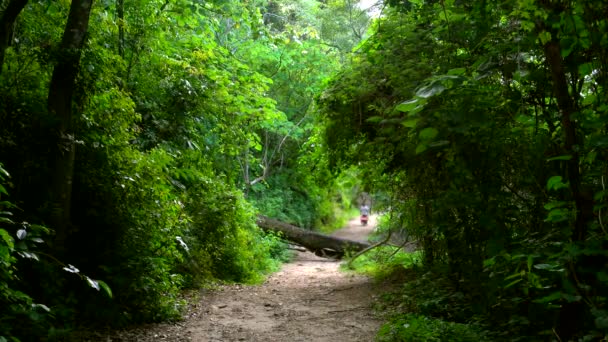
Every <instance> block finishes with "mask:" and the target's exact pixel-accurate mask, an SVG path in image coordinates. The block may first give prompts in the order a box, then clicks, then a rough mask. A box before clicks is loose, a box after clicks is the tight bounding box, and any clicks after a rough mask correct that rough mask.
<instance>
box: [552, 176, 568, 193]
mask: <svg viewBox="0 0 608 342" xmlns="http://www.w3.org/2000/svg"><path fill="white" fill-rule="evenodd" d="M567 187H568V184H566V183H564V182H562V176H552V177H551V178H549V180H547V190H559V189H562V188H567Z"/></svg>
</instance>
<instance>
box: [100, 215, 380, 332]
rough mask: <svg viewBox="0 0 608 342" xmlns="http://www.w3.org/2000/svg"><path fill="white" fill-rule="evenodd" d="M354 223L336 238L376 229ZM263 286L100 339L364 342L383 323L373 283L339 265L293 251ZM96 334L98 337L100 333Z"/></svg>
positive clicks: (219, 292)
mask: <svg viewBox="0 0 608 342" xmlns="http://www.w3.org/2000/svg"><path fill="white" fill-rule="evenodd" d="M375 223H376V221H375V217H374V216H372V217H371V220H370V224H369V225H367V226H361V224H360V223H359V221H358V220H352V221H350V222H349V224H348V226H347V227H346V228H344V229H341V230H339V231H337V232H335V233H334V234H333V235H334V236H338V237H342V238H348V239H353V240H360V241H366V237H367V235H368V234H369V233H370V232H371V231H372V230H373V227H374V226H375ZM297 253H298V254H297V256H296V258H295V260H294V261H292V262H291V263H288V264H285V265H283V267H282V269H281V271H279V272H277V273H275V274H273V275H272V276H271V277H270V278H268V279H267V280H266V282H265V283H264V284H261V285H255V286H244V285H229V286H222V287H220V288H218V289H215V290H212V291H208V292H207V293H204V294H203V295H202V296H200V298H199V301H198V302H197V303H196V304H194V305H193V308H192V310H190V313H189V316H188V317H187V318H186V320H185V321H183V322H179V323H178V324H159V325H151V326H146V327H142V328H140V329H131V330H129V331H122V332H119V333H116V334H113V336H104V337H103V340H104V341H196V342H220V341H221V342H230V341H254V342H255V341H260V342H261V341H264V342H266V341H270V342H292V341H293V342H296V341H312V342H317V341H318V342H324V341H328V342H329V341H331V342H342V341H344V342H357V341H361V342H367V341H373V340H374V335H375V333H376V331H377V330H378V328H379V326H380V321H379V320H378V319H376V318H375V317H374V314H373V311H372V307H371V306H372V303H373V300H374V293H375V291H374V287H375V285H374V284H373V282H372V281H371V280H370V279H368V278H366V277H363V276H359V275H354V274H349V273H344V272H340V271H339V270H338V268H339V265H340V261H335V260H330V259H323V258H319V257H317V256H315V255H314V254H312V253H309V252H297ZM100 337H101V336H100Z"/></svg>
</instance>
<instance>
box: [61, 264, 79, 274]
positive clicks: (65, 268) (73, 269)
mask: <svg viewBox="0 0 608 342" xmlns="http://www.w3.org/2000/svg"><path fill="white" fill-rule="evenodd" d="M63 270H64V271H66V272H70V273H80V270H79V269H77V268H76V267H74V265H69V264H68V267H64V268H63Z"/></svg>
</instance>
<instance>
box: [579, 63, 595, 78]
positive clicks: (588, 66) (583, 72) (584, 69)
mask: <svg viewBox="0 0 608 342" xmlns="http://www.w3.org/2000/svg"><path fill="white" fill-rule="evenodd" d="M578 72H579V74H580V77H583V76H587V75H591V73H592V72H593V63H584V64H581V65H579V66H578Z"/></svg>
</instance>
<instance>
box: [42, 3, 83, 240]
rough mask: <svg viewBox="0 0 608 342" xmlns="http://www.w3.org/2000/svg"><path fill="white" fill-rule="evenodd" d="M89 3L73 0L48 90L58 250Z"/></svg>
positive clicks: (64, 227) (67, 202)
mask: <svg viewBox="0 0 608 342" xmlns="http://www.w3.org/2000/svg"><path fill="white" fill-rule="evenodd" d="M92 5H93V0H73V1H72V4H71V6H70V13H69V15H68V20H67V23H66V26H65V30H64V33H63V38H62V40H61V45H60V56H59V60H58V61H57V64H55V68H54V69H53V76H52V78H51V84H50V88H49V96H48V110H49V112H50V113H51V115H54V116H55V117H56V119H57V121H58V124H57V142H58V144H57V147H56V151H55V152H56V155H55V173H54V175H53V181H52V188H51V191H52V197H53V204H54V206H55V207H54V208H53V209H54V212H53V214H52V221H53V222H52V223H53V228H55V230H56V234H57V235H56V248H57V250H58V251H60V252H61V251H62V250H63V248H64V247H65V246H64V244H65V239H66V236H67V233H68V227H69V224H70V209H71V197H72V177H73V173H74V159H75V157H76V140H75V136H74V132H73V130H72V114H73V113H72V99H73V96H74V90H75V86H76V76H77V75H78V71H79V66H80V55H81V51H82V47H83V46H84V43H85V38H86V33H87V29H88V27H89V17H90V14H91V8H92Z"/></svg>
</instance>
